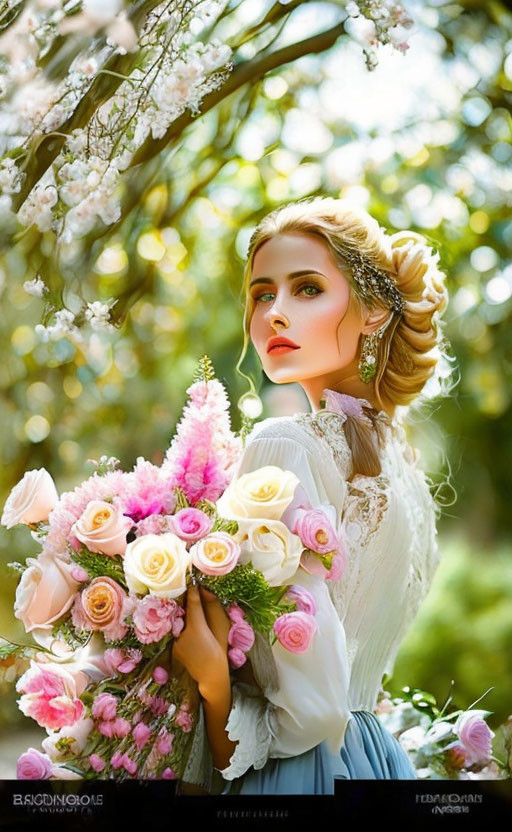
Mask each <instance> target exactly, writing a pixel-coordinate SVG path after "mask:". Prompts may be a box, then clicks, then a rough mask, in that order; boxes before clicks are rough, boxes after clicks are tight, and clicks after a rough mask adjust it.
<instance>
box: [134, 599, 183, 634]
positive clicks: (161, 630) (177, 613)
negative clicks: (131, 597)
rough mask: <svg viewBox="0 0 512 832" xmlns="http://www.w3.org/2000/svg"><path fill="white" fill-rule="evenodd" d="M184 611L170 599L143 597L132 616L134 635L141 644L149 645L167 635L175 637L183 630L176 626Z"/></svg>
mask: <svg viewBox="0 0 512 832" xmlns="http://www.w3.org/2000/svg"><path fill="white" fill-rule="evenodd" d="M184 615H185V611H184V609H183V608H182V607H180V606H179V604H178V603H177V602H176V601H175V600H174V599H172V598H158V597H156V596H155V595H149V594H148V595H145V596H144V598H142V599H141V600H140V601H138V603H137V607H136V609H135V612H134V614H133V623H134V627H135V634H136V636H137V638H138V640H139V641H140V642H141V643H142V644H151V643H152V642H154V641H160V639H162V638H163V637H164V636H165V635H167V633H169V632H171V631H172V632H173V635H176V633H175V629H177V630H178V634H179V633H180V632H181V629H182V628H183V622H181V626H179V625H178V622H179V621H180V618H181V617H183V616H184Z"/></svg>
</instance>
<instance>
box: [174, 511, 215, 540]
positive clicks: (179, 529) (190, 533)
mask: <svg viewBox="0 0 512 832" xmlns="http://www.w3.org/2000/svg"><path fill="white" fill-rule="evenodd" d="M212 526H213V519H212V518H211V517H209V516H208V515H207V514H205V512H204V511H201V509H199V508H182V509H180V511H177V512H176V514H173V515H172V517H170V519H169V531H171V532H174V534H176V535H178V537H181V539H182V540H187V541H190V542H191V543H195V542H196V540H200V538H202V537H204V536H205V535H207V534H208V532H209V531H210V529H211V528H212Z"/></svg>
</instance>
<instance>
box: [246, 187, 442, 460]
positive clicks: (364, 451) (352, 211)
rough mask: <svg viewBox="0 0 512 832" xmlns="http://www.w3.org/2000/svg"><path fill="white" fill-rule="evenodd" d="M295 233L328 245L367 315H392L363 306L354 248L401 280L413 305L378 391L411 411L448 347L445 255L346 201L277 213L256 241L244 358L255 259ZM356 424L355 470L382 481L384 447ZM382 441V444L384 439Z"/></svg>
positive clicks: (384, 351)
mask: <svg viewBox="0 0 512 832" xmlns="http://www.w3.org/2000/svg"><path fill="white" fill-rule="evenodd" d="M287 232H299V233H305V234H313V235H315V236H316V237H320V238H321V239H322V240H323V241H324V242H325V243H326V245H327V247H328V249H329V251H330V252H331V255H332V256H333V259H334V261H335V263H336V264H337V265H338V267H339V268H340V269H341V270H342V271H343V273H344V274H345V275H346V277H347V279H348V281H349V283H350V286H351V289H352V292H351V295H352V296H353V297H354V300H355V301H356V302H357V303H358V304H359V307H360V310H361V312H362V313H364V312H365V311H366V310H368V311H373V310H374V308H375V307H377V308H382V309H389V307H387V306H386V305H385V304H384V303H383V301H381V300H380V299H379V298H377V297H376V296H374V295H372V298H371V300H368V299H367V300H363V297H362V295H361V290H360V288H359V286H358V285H357V283H356V281H355V280H354V278H353V276H352V273H351V268H350V265H349V264H348V263H347V261H346V259H345V258H344V256H343V250H344V248H346V246H347V245H348V246H350V247H352V248H357V249H358V250H359V251H360V252H361V254H363V255H366V256H368V257H369V258H370V259H371V260H372V262H373V263H375V264H376V265H377V266H378V267H379V268H380V269H381V270H382V271H384V272H386V273H387V274H389V275H390V276H391V277H392V278H393V280H394V282H395V283H396V286H397V288H398V289H399V291H400V293H401V295H402V297H403V299H404V301H405V309H404V312H403V314H400V315H399V314H394V318H393V320H392V321H391V323H390V325H389V326H388V327H387V328H386V330H385V332H384V334H383V337H382V338H381V339H379V346H378V353H377V371H376V374H375V376H374V378H373V379H372V381H371V382H370V384H372V385H373V391H374V394H375V398H376V400H377V402H378V403H379V406H380V407H381V408H382V409H383V410H390V409H391V408H394V407H396V406H401V407H403V406H407V405H410V404H411V402H413V401H414V400H415V399H416V398H417V397H418V396H419V394H420V393H421V391H422V390H423V388H424V387H425V385H426V383H427V381H428V380H429V379H430V378H431V377H432V375H433V374H434V371H435V368H436V365H437V364H438V361H439V359H440V357H441V356H442V355H444V353H443V351H442V347H443V346H447V341H446V339H445V337H444V334H443V332H442V323H443V322H442V321H441V320H440V317H441V315H442V313H443V312H444V310H445V308H446V306H447V303H448V293H447V290H446V287H445V274H444V272H443V271H441V269H440V268H439V265H438V264H439V254H438V253H437V252H434V251H433V249H432V248H431V246H430V245H429V244H428V242H427V240H426V239H425V237H423V236H422V235H421V234H418V233H416V232H414V231H399V232H397V233H395V234H389V233H387V232H386V231H385V229H383V228H381V226H380V225H379V223H378V222H377V221H376V220H375V219H374V218H373V217H372V216H370V214H368V213H367V212H366V211H364V210H363V209H360V208H357V207H355V206H354V205H353V204H351V203H349V202H348V201H347V200H344V199H334V198H332V197H313V198H308V199H305V200H299V201H298V202H293V203H289V204H287V205H285V206H283V207H280V208H277V209H276V210H274V211H272V212H271V213H269V214H267V215H266V216H265V217H264V218H263V219H262V220H261V221H260V223H259V224H258V226H257V227H256V229H255V230H254V232H253V234H252V236H251V238H250V241H249V248H248V253H247V263H246V266H245V271H244V280H243V285H242V296H243V300H244V304H245V311H244V350H243V353H242V357H243V355H245V352H246V349H247V346H248V343H249V339H250V334H249V333H250V323H251V318H252V315H253V312H254V306H255V303H254V300H253V299H252V298H251V296H250V293H249V284H250V279H251V274H252V267H253V260H254V255H255V254H256V252H257V250H258V249H259V248H260V246H261V245H263V243H265V242H266V241H267V240H270V239H272V238H273V237H275V236H277V235H278V234H284V233H287ZM389 311H390V314H393V313H392V312H391V310H389ZM445 357H447V356H446V355H445ZM448 360H449V359H448ZM239 363H240V362H239ZM374 415H375V414H374ZM349 422H350V423H352V420H347V422H345V425H346V429H345V433H346V435H347V441H349V443H351V444H352V450H353V457H354V467H355V468H356V469H357V468H361V467H362V468H363V469H364V471H360V473H364V472H368V475H370V476H374V475H375V474H376V473H380V463H379V462H378V455H377V450H376V446H374V449H373V450H372V447H371V444H372V443H371V442H369V439H368V434H367V432H366V431H362V430H359V429H358V428H359V427H360V426H361V422H359V425H358V426H357V428H356V426H355V424H354V423H352V424H349ZM374 433H375V432H373V431H372V435H374ZM376 433H377V434H378V436H381V432H380V431H376ZM365 437H366V438H365ZM379 441H380V440H379ZM356 460H359V464H356Z"/></svg>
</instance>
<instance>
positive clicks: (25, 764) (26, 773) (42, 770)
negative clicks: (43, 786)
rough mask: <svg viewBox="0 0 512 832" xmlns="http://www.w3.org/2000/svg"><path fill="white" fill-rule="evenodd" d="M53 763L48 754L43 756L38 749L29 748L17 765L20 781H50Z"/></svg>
mask: <svg viewBox="0 0 512 832" xmlns="http://www.w3.org/2000/svg"><path fill="white" fill-rule="evenodd" d="M52 768H53V763H52V761H51V760H50V758H49V757H48V755H47V754H41V752H40V751H38V750H37V748H29V749H28V751H25V752H24V753H23V754H22V755H21V756H20V757H19V758H18V762H17V765H16V777H17V779H18V780H49V779H50V777H51V774H52Z"/></svg>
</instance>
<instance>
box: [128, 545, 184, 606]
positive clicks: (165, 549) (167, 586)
mask: <svg viewBox="0 0 512 832" xmlns="http://www.w3.org/2000/svg"><path fill="white" fill-rule="evenodd" d="M190 563H191V556H190V553H189V551H188V550H187V544H186V542H185V541H184V540H181V538H179V537H178V536H177V535H175V534H173V533H172V532H167V533H166V534H145V535H142V537H138V538H137V539H136V540H133V541H132V542H131V543H129V544H128V546H127V547H126V552H125V555H124V562H123V566H124V574H125V577H126V582H127V584H128V588H129V589H130V591H131V592H138V593H139V594H146V592H149V593H150V595H156V596H157V597H159V598H177V597H178V596H179V595H182V594H183V593H184V592H185V590H186V588H187V583H186V577H187V569H188V568H189V566H190Z"/></svg>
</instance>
